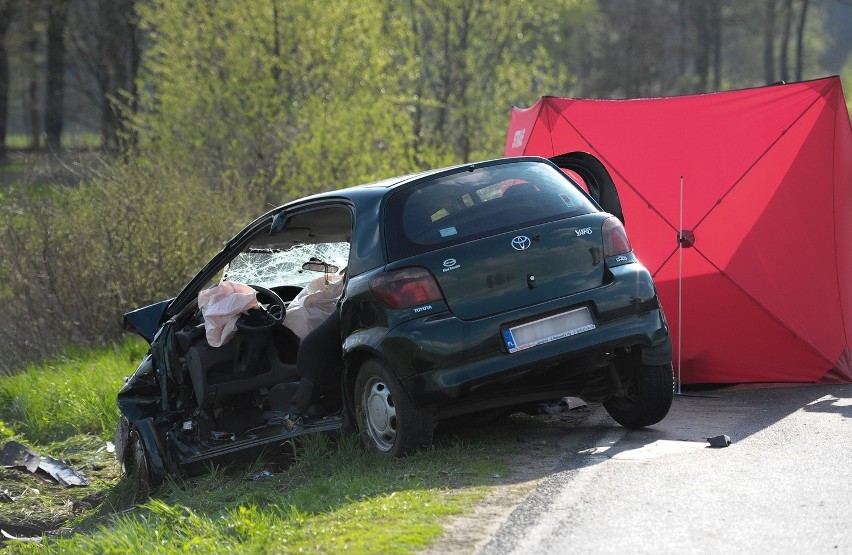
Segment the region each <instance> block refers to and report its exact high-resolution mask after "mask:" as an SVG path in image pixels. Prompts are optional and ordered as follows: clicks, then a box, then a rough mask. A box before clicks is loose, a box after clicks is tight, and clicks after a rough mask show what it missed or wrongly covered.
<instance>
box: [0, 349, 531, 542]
mask: <svg viewBox="0 0 852 555" xmlns="http://www.w3.org/2000/svg"><path fill="white" fill-rule="evenodd" d="M145 349H146V345H145V344H144V343H141V342H139V341H137V340H127V341H125V342H124V343H122V344H120V345H117V346H115V347H111V348H107V349H100V350H93V351H69V352H67V353H66V354H65V355H64V356H63V357H61V358H60V359H57V360H55V361H51V362H49V363H46V364H42V365H32V366H30V367H29V368H28V369H27V370H26V371H25V372H23V373H21V374H18V375H14V376H4V377H0V419H2V425H0V441H5V440H8V439H9V438H10V437H12V436H13V435H14V437H15V439H17V440H19V441H22V442H24V443H26V444H27V445H28V446H30V447H31V448H32V449H33V450H35V451H36V452H38V453H40V454H47V455H51V456H54V457H57V458H61V459H63V460H66V461H67V462H68V463H69V464H70V465H71V466H72V467H73V468H76V469H78V470H81V471H82V472H83V473H84V474H85V475H86V476H87V477H89V479H90V480H91V481H92V485H91V486H88V487H86V488H68V489H63V488H61V487H59V486H58V485H55V484H50V483H49V482H47V481H46V480H44V479H42V478H37V477H36V476H33V475H30V474H28V473H27V472H24V471H20V470H8V469H2V468H0V491H3V490H8V491H9V493H10V494H11V495H12V497H13V498H14V499H15V501H14V502H13V503H0V525H2V524H3V523H4V522H5V523H9V524H18V525H21V524H25V525H31V526H35V527H36V528H38V529H41V530H55V529H58V528H62V529H67V530H73V533H71V534H70V535H69V536H67V537H47V538H45V539H44V540H43V541H42V543H40V544H38V543H10V544H6V545H5V546H3V547H4V552H8V553H143V552H151V553H185V552H188V551H194V552H199V553H232V552H239V553H339V552H342V551H346V552H351V553H414V552H417V551H419V550H422V549H423V548H425V547H426V546H428V545H429V544H430V542H432V541H433V540H434V539H435V538H436V537H437V536H439V535H440V534H441V531H442V527H441V523H442V521H443V520H444V519H446V518H447V517H448V516H450V515H454V514H459V513H462V512H465V511H468V510H471V509H472V507H473V505H474V504H475V502H476V501H477V500H478V499H480V498H481V497H482V496H484V495H485V493H486V492H487V484H488V483H490V481H491V480H493V477H494V476H495V475H504V474H505V473H506V464H505V463H504V462H503V460H504V459H503V456H504V455H505V454H506V453H507V452H508V451H511V450H512V449H513V447H510V448H508V449H507V446H506V441H505V436H504V435H503V434H505V433H507V432H506V431H505V430H503V431H502V432H501V431H500V429H499V428H497V429H495V430H494V431H490V432H488V431H476V432H471V433H468V434H467V435H465V434H464V433H462V434H461V435H457V436H454V437H453V438H444V439H443V440H442V441H443V444H442V445H440V446H439V447H433V448H430V449H428V450H425V451H423V452H421V453H417V454H415V455H413V456H410V457H407V458H405V459H390V458H387V457H381V456H378V455H375V454H372V453H369V452H367V451H366V450H364V449H363V448H362V447H361V445H360V440H359V438H358V437H355V436H351V435H344V436H342V437H341V438H339V439H338V440H337V441H336V442H332V441H331V440H328V439H327V438H325V437H323V436H313V437H309V438H307V439H306V440H305V441H304V442H302V443H300V444H299V445H298V447H297V448H296V449H295V455H292V454H291V455H290V457H288V458H282V457H281V456H280V455H279V456H278V458H270V457H266V458H261V459H258V461H256V462H255V463H254V464H253V465H242V466H233V467H228V468H215V467H214V468H211V469H210V471H209V472H207V473H203V474H201V475H199V476H197V477H194V478H185V479H181V480H179V481H173V482H172V481H170V482H167V483H166V484H165V485H163V486H162V487H160V488H159V489H158V490H156V491H155V492H154V493H153V497H152V498H147V497H146V496H144V495H142V494H141V492H140V490H139V487H138V485H137V482H136V481H135V480H133V479H132V478H128V477H122V475H121V473H120V469H119V466H118V464H117V463H116V461H115V459H114V455H113V454H112V453H109V452H108V451H107V449H106V440H107V438H111V436H112V433H113V429H114V426H115V421H116V417H117V409H116V408H115V394H116V392H117V390H118V388H119V387H120V385H121V383H122V378H123V376H126V375H129V374H130V373H132V371H133V370H134V369H135V366H136V364H137V362H138V361H139V359H140V358H141V356H142V355H143V353H144V351H145ZM517 448H518V447H517V446H515V447H514V449H517Z"/></svg>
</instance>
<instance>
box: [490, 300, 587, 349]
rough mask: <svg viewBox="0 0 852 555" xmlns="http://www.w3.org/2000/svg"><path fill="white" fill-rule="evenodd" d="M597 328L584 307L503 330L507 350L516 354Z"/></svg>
mask: <svg viewBox="0 0 852 555" xmlns="http://www.w3.org/2000/svg"><path fill="white" fill-rule="evenodd" d="M595 327H596V326H595V322H594V321H593V320H592V315H591V313H589V309H588V308H586V307H583V308H578V309H576V310H571V311H569V312H563V313H561V314H554V315H553V316H548V317H547V318H542V319H541V320H536V321H535V322H529V323H526V324H521V325H519V326H514V327H511V328H505V329H504V330H503V341H505V342H506V348H507V349H509V352H510V353H516V352H518V351H523V350H524V349H529V348H530V347H535V346H536V345H542V344H544V343H550V342H551V341H556V340H557V339H562V338H563V337H570V336H572V335H577V334H578V333H583V332H584V331H589V330H593V329H595Z"/></svg>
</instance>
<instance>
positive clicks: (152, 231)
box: [0, 163, 261, 371]
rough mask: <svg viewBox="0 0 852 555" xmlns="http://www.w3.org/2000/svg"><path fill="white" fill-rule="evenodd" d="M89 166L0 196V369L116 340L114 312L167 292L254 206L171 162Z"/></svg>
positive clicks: (243, 191)
mask: <svg viewBox="0 0 852 555" xmlns="http://www.w3.org/2000/svg"><path fill="white" fill-rule="evenodd" d="M89 171H90V173H89V174H87V175H86V176H85V177H86V180H85V181H83V182H82V183H81V184H80V185H78V186H77V187H74V188H69V187H63V188H61V189H59V188H53V189H51V191H52V193H51V194H40V195H31V194H28V193H27V192H25V190H24V189H21V190H20V191H18V192H17V193H16V194H10V195H9V196H8V197H7V200H6V202H4V203H2V204H0V211H2V212H3V213H4V215H3V217H0V276H3V277H4V278H5V279H4V284H5V287H4V288H3V289H2V290H0V300H2V302H0V318H2V319H3V320H4V321H5V322H6V323H7V325H4V326H3V327H2V328H1V329H0V371H2V370H7V371H9V370H12V369H13V368H14V367H13V366H12V365H13V364H14V362H15V361H16V360H20V359H21V358H23V359H24V360H27V359H30V360H31V359H32V358H33V357H34V356H38V355H49V354H51V353H55V352H57V351H58V350H60V349H61V348H64V347H65V346H66V345H69V344H75V343H76V344H101V343H103V342H105V341H110V340H112V339H114V338H116V337H117V336H118V334H119V333H120V330H121V315H122V314H123V313H125V312H127V311H129V310H132V309H135V308H137V307H139V306H144V305H146V304H149V303H152V302H156V301H159V300H162V299H166V298H169V297H171V296H174V295H175V294H176V293H177V291H178V290H179V289H180V287H181V286H182V284H183V283H186V282H187V281H188V280H189V279H190V278H191V277H192V276H193V275H194V274H195V272H197V271H198V270H199V269H200V268H201V266H202V265H203V264H204V263H205V262H206V261H207V260H208V259H209V258H210V257H211V256H212V255H213V254H214V253H216V252H217V251H218V250H220V249H221V247H222V245H223V243H224V240H225V239H227V238H228V237H230V236H231V235H232V234H233V233H235V232H236V231H237V230H238V229H239V228H240V227H242V225H244V224H245V223H247V222H248V221H250V220H251V219H253V217H254V214H256V213H260V211H261V206H260V202H259V200H256V199H254V198H252V190H251V188H249V187H233V188H230V187H229V188H225V189H220V190H218V191H213V192H211V190H210V189H209V187H208V185H207V184H206V183H204V182H202V181H199V180H198V179H197V178H193V177H191V176H187V175H186V174H184V173H183V172H181V171H179V170H177V169H175V168H174V167H167V166H165V165H156V164H153V163H150V164H149V163H144V164H113V165H109V164H103V165H101V166H100V167H92V168H90V170H89ZM4 363H5V364H4ZM4 366H6V367H5V368H4Z"/></svg>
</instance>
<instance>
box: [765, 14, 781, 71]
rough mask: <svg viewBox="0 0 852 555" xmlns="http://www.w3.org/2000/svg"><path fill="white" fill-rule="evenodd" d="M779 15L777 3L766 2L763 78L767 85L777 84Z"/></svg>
mask: <svg viewBox="0 0 852 555" xmlns="http://www.w3.org/2000/svg"><path fill="white" fill-rule="evenodd" d="M777 13H778V10H777V1H776V0H766V14H765V16H764V19H763V77H764V79H765V80H766V82H767V83H774V82H775V21H776V19H777Z"/></svg>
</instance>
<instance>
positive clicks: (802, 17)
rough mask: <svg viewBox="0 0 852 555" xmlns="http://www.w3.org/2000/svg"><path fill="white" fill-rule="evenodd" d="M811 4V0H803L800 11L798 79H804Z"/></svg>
mask: <svg viewBox="0 0 852 555" xmlns="http://www.w3.org/2000/svg"><path fill="white" fill-rule="evenodd" d="M809 5H810V0H802V10H801V12H799V25H798V27H797V28H796V81H801V80H802V70H803V67H804V61H803V57H804V37H805V23H806V22H807V19H808V7H809Z"/></svg>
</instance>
